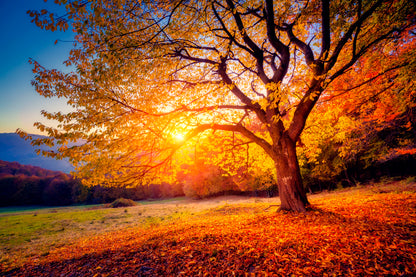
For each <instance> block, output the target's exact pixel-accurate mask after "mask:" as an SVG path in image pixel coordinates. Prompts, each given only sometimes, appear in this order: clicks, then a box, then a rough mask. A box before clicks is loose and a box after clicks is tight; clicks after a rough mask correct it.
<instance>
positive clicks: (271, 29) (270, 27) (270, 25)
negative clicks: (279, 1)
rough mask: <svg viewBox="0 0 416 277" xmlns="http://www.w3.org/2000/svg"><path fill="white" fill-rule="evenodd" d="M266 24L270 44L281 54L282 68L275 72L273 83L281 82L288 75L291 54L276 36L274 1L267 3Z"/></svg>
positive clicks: (269, 0)
mask: <svg viewBox="0 0 416 277" xmlns="http://www.w3.org/2000/svg"><path fill="white" fill-rule="evenodd" d="M265 14H266V24H267V37H268V39H269V41H270V44H271V45H272V46H273V48H274V49H276V51H277V52H278V53H279V54H280V66H279V68H278V69H276V70H274V71H275V72H274V75H273V78H272V79H273V82H275V83H278V82H281V81H282V80H283V78H284V76H285V75H286V73H287V70H288V68H289V62H290V52H289V47H287V46H286V45H284V44H283V43H282V42H281V41H280V40H279V39H278V38H277V36H276V31H275V23H274V9H273V0H267V1H266V13H265ZM271 63H272V64H271V65H272V67H274V66H275V64H274V59H272V62H271Z"/></svg>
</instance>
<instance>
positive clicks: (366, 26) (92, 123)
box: [30, 0, 416, 211]
mask: <svg viewBox="0 0 416 277" xmlns="http://www.w3.org/2000/svg"><path fill="white" fill-rule="evenodd" d="M55 2H56V3H58V4H61V5H65V6H66V9H67V14H66V15H64V16H62V15H61V16H58V15H54V14H51V13H49V12H48V11H30V14H31V16H32V17H33V20H34V21H35V22H36V24H37V25H39V26H40V27H42V28H46V29H50V30H52V31H53V30H57V29H61V30H62V29H67V28H72V29H73V31H74V32H75V33H76V37H75V43H74V49H73V50H72V52H71V54H70V57H69V59H68V60H67V61H66V65H68V66H69V69H73V72H70V73H64V72H61V71H58V70H49V69H46V68H43V67H42V66H41V65H40V64H38V63H37V62H36V61H32V62H33V63H34V71H35V73H36V77H35V80H34V82H33V84H34V86H35V87H36V90H37V91H38V92H39V93H40V94H41V95H43V96H45V97H52V96H55V97H64V98H66V99H67V101H68V104H69V105H71V106H72V107H73V111H72V112H70V113H67V114H64V113H59V112H58V113H49V112H47V111H43V114H44V116H45V117H47V118H49V119H55V120H58V121H59V124H58V125H57V126H55V127H48V126H45V125H43V124H41V123H36V125H37V127H38V128H39V129H40V130H44V131H47V133H48V134H49V136H50V138H44V139H41V140H37V141H34V144H42V143H46V144H55V143H57V144H62V145H65V143H66V142H68V141H76V140H79V139H83V141H84V142H85V143H84V144H83V145H81V146H76V147H71V148H69V147H66V146H62V147H61V148H60V149H59V152H58V153H56V152H49V153H46V152H45V153H44V154H48V155H51V156H55V157H57V158H60V157H64V156H68V157H70V158H71V161H72V162H73V163H74V164H75V165H76V166H77V167H78V170H79V174H81V175H82V176H83V177H84V178H86V180H90V181H91V182H121V183H125V184H127V183H134V182H136V181H137V182H139V181H138V180H140V182H143V178H144V177H145V176H147V175H146V173H149V172H151V171H153V170H155V169H157V168H159V173H163V172H164V171H165V172H167V170H168V169H167V168H169V166H168V167H166V166H165V167H164V169H163V170H164V171H163V170H161V169H160V168H162V167H161V165H167V164H169V160H171V159H172V158H173V157H174V155H175V154H174V153H175V152H176V151H181V149H182V150H183V149H184V147H185V148H186V147H187V146H186V145H188V147H189V143H192V141H195V140H196V139H198V138H200V137H203V138H204V140H207V138H209V136H210V134H212V132H215V134H216V135H217V136H218V134H221V135H222V136H223V137H228V138H230V137H231V136H232V137H234V135H237V134H238V136H239V138H243V139H244V140H245V142H246V143H255V144H256V145H257V146H258V147H259V148H260V149H262V150H263V151H264V152H265V153H266V154H267V155H268V156H269V157H270V158H271V159H272V160H273V162H274V165H275V169H276V176H277V183H278V189H279V195H280V198H281V209H284V210H294V211H305V208H306V206H307V205H308V199H307V197H306V193H305V190H304V187H303V185H302V178H301V175H300V170H299V163H298V159H297V154H296V146H297V144H298V143H299V138H300V135H301V134H302V131H303V130H304V128H305V124H306V120H307V119H308V115H309V114H310V112H311V111H312V109H313V108H314V106H316V105H317V103H319V99H320V97H321V96H322V95H324V94H329V93H330V90H329V89H328V88H329V87H330V86H331V84H332V83H333V82H334V80H336V79H337V78H339V77H340V76H343V75H344V74H345V73H347V72H348V71H349V70H351V69H352V68H353V66H356V65H357V62H358V61H359V60H361V61H362V60H363V58H364V57H366V55H368V54H369V53H374V51H378V50H379V49H381V48H383V45H385V44H388V43H390V42H391V41H398V40H399V39H400V38H401V36H403V35H404V34H406V35H408V34H409V32H412V31H413V27H414V25H415V13H416V8H415V3H414V1H408V0H377V1H374V0H351V1H344V0H334V1H329V0H321V1H319V0H310V1H302V0H299V1H292V0H280V1H273V0H264V1H258V0H257V1H250V0H247V1H243V0H156V1H155V0H77V1H71V0H55ZM413 35H414V33H413ZM410 37H411V36H410ZM404 44H405V43H404ZM400 46H401V45H399V46H398V47H400ZM382 58H383V55H380V59H382ZM381 62H383V63H384V64H387V65H388V64H389V61H388V60H383V61H381ZM404 66H406V63H402V64H394V65H392V66H391V67H392V69H391V70H394V69H398V68H401V67H404ZM384 70H385V71H386V72H388V71H389V70H390V69H389V68H385V69H384ZM380 73H382V72H380ZM362 81H363V82H366V81H367V80H365V79H364V78H363V80H362ZM178 134H185V138H184V140H178V139H176V140H175V137H176V136H177V135H178ZM227 134H230V135H227ZM225 140H226V139H225ZM240 140H241V139H240ZM228 141H232V140H231V139H228ZM181 147H182V148H181ZM185 156H186V155H181V157H179V158H184V157H185ZM177 159H178V157H177Z"/></svg>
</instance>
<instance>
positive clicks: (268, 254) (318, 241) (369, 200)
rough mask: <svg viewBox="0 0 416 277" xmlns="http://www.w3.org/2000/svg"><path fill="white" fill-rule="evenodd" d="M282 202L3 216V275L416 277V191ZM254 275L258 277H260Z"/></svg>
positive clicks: (392, 185)
mask: <svg viewBox="0 0 416 277" xmlns="http://www.w3.org/2000/svg"><path fill="white" fill-rule="evenodd" d="M309 199H310V202H311V204H312V209H311V210H310V211H308V212H306V213H304V214H296V213H276V210H277V209H278V205H279V199H278V198H254V197H236V196H228V197H226V196H224V197H216V198H212V199H207V200H199V201H197V200H189V199H184V198H179V199H170V200H168V201H146V202H139V203H138V205H137V206H133V207H126V208H124V207H123V208H104V207H103V206H100V205H96V206H74V207H59V208H42V209H29V210H12V209H4V210H0V257H1V260H0V272H1V274H0V275H6V276H8V275H10V276H15V275H16V276H54V275H58V273H59V274H65V276H70V275H73V276H132V275H135V276H137V275H139V276H165V275H169V276H177V275H183V276H195V275H203V276H205V275H206V276H229V275H233V274H234V275H236V276H244V275H249V274H257V276H268V275H273V274H274V275H276V276H280V275H290V274H294V275H295V276H322V275H324V274H328V275H330V276H333V275H335V276H339V275H343V276H348V275H349V276H357V275H377V276H385V275H391V276H413V274H416V182H415V180H414V179H407V180H403V181H386V182H381V183H377V184H368V185H366V186H357V187H353V188H348V189H340V190H337V191H334V192H322V193H319V194H312V195H309ZM253 276H254V275H253Z"/></svg>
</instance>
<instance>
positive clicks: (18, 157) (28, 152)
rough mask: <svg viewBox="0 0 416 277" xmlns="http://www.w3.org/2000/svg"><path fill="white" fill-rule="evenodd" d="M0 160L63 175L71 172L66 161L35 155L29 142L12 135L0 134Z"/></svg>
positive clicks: (71, 168) (69, 165)
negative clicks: (62, 173)
mask: <svg viewBox="0 0 416 277" xmlns="http://www.w3.org/2000/svg"><path fill="white" fill-rule="evenodd" d="M34 137H36V136H34ZM44 149H45V148H44ZM0 160H2V161H7V162H18V163H20V164H24V165H33V166H39V167H42V168H45V169H49V170H53V171H62V172H65V173H69V172H70V171H71V170H73V167H72V165H71V164H70V163H69V162H68V160H55V159H52V158H49V157H44V156H42V155H36V153H35V147H33V146H32V145H30V141H26V140H24V139H22V138H21V137H20V136H19V135H17V134H14V133H0Z"/></svg>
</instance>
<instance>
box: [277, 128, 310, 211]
mask: <svg viewBox="0 0 416 277" xmlns="http://www.w3.org/2000/svg"><path fill="white" fill-rule="evenodd" d="M280 142H281V143H280V145H279V146H278V147H277V149H276V150H275V151H276V154H277V155H276V157H275V161H274V162H275V165H276V173H277V186H278V190H279V197H280V201H281V206H280V209H279V210H286V211H295V212H305V211H306V208H307V206H308V205H309V201H308V199H307V197H306V191H305V189H304V187H303V183H302V177H301V175H300V167H299V162H298V159H297V156H296V142H294V141H293V140H291V139H290V137H289V136H287V135H284V136H283V137H282V139H281V141H280Z"/></svg>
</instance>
